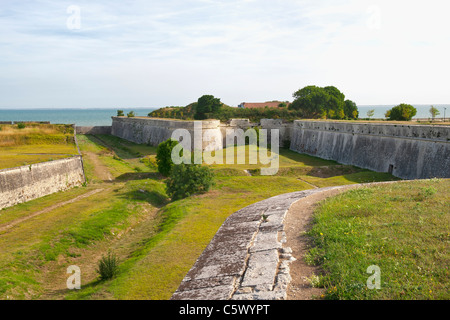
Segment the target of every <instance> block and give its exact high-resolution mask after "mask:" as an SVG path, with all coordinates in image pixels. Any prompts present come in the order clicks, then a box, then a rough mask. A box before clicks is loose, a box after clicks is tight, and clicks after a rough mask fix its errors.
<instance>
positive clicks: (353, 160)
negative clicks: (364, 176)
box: [291, 121, 450, 179]
mask: <svg viewBox="0 0 450 320" xmlns="http://www.w3.org/2000/svg"><path fill="white" fill-rule="evenodd" d="M291 150H293V151H297V152H300V153H306V154H309V155H313V156H316V157H320V158H323V159H328V160H335V161H337V162H339V163H342V164H350V165H355V166H358V167H361V168H366V169H370V170H374V171H377V172H391V173H392V174H393V175H394V176H396V177H399V178H402V179H426V178H434V177H439V178H450V127H449V126H422V125H399V124H368V123H346V122H339V123H338V122H325V121H295V122H294V126H293V128H292V136H291Z"/></svg>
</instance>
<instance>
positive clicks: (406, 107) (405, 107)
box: [385, 103, 417, 121]
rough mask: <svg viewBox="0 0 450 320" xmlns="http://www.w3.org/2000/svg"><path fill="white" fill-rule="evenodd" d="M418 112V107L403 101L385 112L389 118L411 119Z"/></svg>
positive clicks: (398, 119)
mask: <svg viewBox="0 0 450 320" xmlns="http://www.w3.org/2000/svg"><path fill="white" fill-rule="evenodd" d="M416 114H417V109H416V108H414V107H413V106H412V105H410V104H406V103H402V104H399V105H398V106H395V107H393V108H392V109H391V110H388V111H387V112H386V113H385V116H386V118H388V120H397V121H410V120H411V119H412V117H414V116H415V115H416Z"/></svg>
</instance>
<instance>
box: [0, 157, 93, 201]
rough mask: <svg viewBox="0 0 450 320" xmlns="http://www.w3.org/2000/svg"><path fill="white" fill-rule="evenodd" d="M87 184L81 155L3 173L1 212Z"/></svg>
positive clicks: (1, 178)
mask: <svg viewBox="0 0 450 320" xmlns="http://www.w3.org/2000/svg"><path fill="white" fill-rule="evenodd" d="M84 182H85V177H84V172H83V164H82V158H81V156H74V157H72V158H67V159H60V160H54V161H48V162H42V163H37V164H32V165H28V166H22V167H16V168H10V169H3V170H0V209H3V208H7V207H10V206H13V205H16V204H18V203H22V202H26V201H30V200H33V199H36V198H39V197H43V196H46V195H49V194H52V193H54V192H58V191H64V190H67V189H70V188H73V187H75V186H80V185H82V184H83V183H84Z"/></svg>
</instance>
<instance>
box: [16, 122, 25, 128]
mask: <svg viewBox="0 0 450 320" xmlns="http://www.w3.org/2000/svg"><path fill="white" fill-rule="evenodd" d="M17 128H18V129H25V123H22V122H20V123H18V124H17Z"/></svg>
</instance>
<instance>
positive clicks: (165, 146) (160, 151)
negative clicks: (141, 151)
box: [156, 139, 178, 177]
mask: <svg viewBox="0 0 450 320" xmlns="http://www.w3.org/2000/svg"><path fill="white" fill-rule="evenodd" d="M177 144H178V141H176V140H173V139H169V140H166V141H164V142H161V143H160V144H159V145H158V148H157V149H156V164H157V166H158V171H159V173H161V174H163V175H165V176H166V177H168V176H169V175H170V172H171V170H172V167H173V161H172V149H173V148H174V147H175V146H176V145H177Z"/></svg>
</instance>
